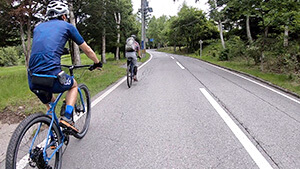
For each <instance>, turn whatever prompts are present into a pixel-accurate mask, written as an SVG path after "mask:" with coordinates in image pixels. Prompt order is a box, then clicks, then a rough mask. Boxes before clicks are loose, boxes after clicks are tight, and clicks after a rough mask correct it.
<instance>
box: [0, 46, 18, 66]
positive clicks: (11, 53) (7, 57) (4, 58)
mask: <svg viewBox="0 0 300 169" xmlns="http://www.w3.org/2000/svg"><path fill="white" fill-rule="evenodd" d="M21 55H22V54H21V53H20V48H18V47H14V46H13V47H5V48H0V66H13V65H17V64H18V62H19V59H20V58H21Z"/></svg>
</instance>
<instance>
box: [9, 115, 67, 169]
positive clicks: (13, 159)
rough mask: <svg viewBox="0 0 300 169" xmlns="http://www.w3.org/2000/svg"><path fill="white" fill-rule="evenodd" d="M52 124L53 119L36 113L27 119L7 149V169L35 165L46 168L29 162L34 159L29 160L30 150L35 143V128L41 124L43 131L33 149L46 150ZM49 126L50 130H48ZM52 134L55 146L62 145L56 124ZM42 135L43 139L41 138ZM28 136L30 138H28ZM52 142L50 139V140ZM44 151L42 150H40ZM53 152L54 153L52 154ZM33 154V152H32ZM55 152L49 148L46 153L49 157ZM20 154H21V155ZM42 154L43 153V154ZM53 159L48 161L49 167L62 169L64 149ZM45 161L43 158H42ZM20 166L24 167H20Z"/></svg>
mask: <svg viewBox="0 0 300 169" xmlns="http://www.w3.org/2000/svg"><path fill="white" fill-rule="evenodd" d="M50 123H51V118H50V117H49V116H47V115H45V114H42V113H35V114H32V115H30V116H28V117H27V118H25V119H24V120H23V121H22V122H21V123H20V124H19V125H18V127H17V128H16V130H15V131H14V133H13V135H12V137H11V139H10V142H9V145H8V147H7V152H6V162H5V165H6V169H16V168H32V167H31V166H30V165H29V164H31V165H33V164H35V165H36V167H37V168H46V167H45V166H42V165H41V164H38V163H30V162H29V161H30V160H31V161H33V160H32V158H31V157H30V158H29V149H30V145H31V144H32V143H33V141H32V138H33V136H34V135H35V133H36V131H37V129H34V127H38V126H39V125H40V124H42V127H41V130H40V131H39V132H38V134H37V137H36V139H35V142H34V146H33V149H35V148H44V146H45V143H43V142H45V140H46V137H47V133H48V130H49V126H50ZM47 126H48V128H46V127H47ZM51 131H52V133H53V138H54V137H55V139H54V140H53V141H54V144H55V145H59V144H61V141H62V140H61V135H60V132H59V129H58V126H57V124H56V123H53V126H52V130H51ZM27 134H28V135H27ZM40 134H41V135H45V136H41V138H40V137H39V136H40ZM27 136H28V138H27ZM48 141H49V142H50V138H49V139H48ZM40 151H42V150H40ZM51 151H52V152H51ZM32 152H33V151H32ZM53 152H54V150H52V149H51V148H50V147H48V148H47V150H46V153H47V155H50V154H52V153H53ZM19 153H20V154H19ZM41 154H42V153H41ZM36 157H42V155H38V156H36ZM53 158H54V159H53ZM53 158H52V159H51V160H50V161H48V164H49V166H51V164H53V166H52V168H55V169H60V168H61V165H62V149H61V148H60V149H59V150H58V151H57V152H56V153H55V155H54V156H53ZM42 160H43V158H42ZM20 165H21V166H22V167H20ZM17 166H18V167H17Z"/></svg>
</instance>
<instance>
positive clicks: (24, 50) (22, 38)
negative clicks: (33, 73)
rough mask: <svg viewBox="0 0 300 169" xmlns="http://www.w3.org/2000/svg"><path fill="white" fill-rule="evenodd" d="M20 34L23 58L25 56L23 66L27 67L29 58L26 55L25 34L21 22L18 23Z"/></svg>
mask: <svg viewBox="0 0 300 169" xmlns="http://www.w3.org/2000/svg"><path fill="white" fill-rule="evenodd" d="M20 34H21V41H22V48H23V52H24V56H25V66H26V67H28V62H29V57H28V55H27V50H26V44H25V33H24V30H23V23H22V22H20Z"/></svg>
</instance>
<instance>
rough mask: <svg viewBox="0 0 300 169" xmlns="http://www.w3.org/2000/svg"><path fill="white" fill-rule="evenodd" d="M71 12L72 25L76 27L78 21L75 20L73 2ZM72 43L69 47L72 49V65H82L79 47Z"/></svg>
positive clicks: (70, 7) (70, 6) (70, 5)
mask: <svg viewBox="0 0 300 169" xmlns="http://www.w3.org/2000/svg"><path fill="white" fill-rule="evenodd" d="M69 10H70V23H71V24H72V25H74V26H75V27H76V20H75V16H74V11H73V3H72V2H70V4H69ZM71 43H72V44H71ZM71 43H70V44H69V45H70V49H71V58H72V64H74V65H81V60H80V51H79V46H78V45H77V44H76V43H75V42H73V41H72V42H71Z"/></svg>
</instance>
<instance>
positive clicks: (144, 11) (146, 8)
mask: <svg viewBox="0 0 300 169" xmlns="http://www.w3.org/2000/svg"><path fill="white" fill-rule="evenodd" d="M139 11H140V12H141V15H142V16H141V19H142V36H141V37H142V42H141V50H142V57H144V56H145V54H146V42H147V38H146V21H147V19H149V18H148V17H149V16H150V14H149V13H151V12H153V9H152V8H151V7H149V2H148V1H147V0H141V9H139ZM146 14H148V15H146Z"/></svg>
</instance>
